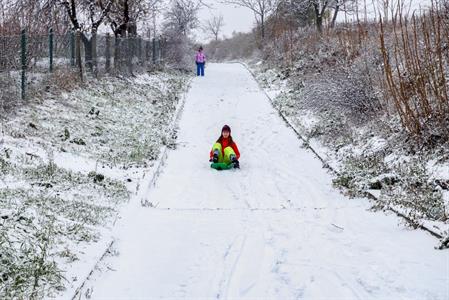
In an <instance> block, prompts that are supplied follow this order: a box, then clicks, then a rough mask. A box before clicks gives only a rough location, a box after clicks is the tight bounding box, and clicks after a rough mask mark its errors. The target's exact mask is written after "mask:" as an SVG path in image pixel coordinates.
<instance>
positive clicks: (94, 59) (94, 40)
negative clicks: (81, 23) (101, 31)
mask: <svg viewBox="0 0 449 300" xmlns="http://www.w3.org/2000/svg"><path fill="white" fill-rule="evenodd" d="M90 46H91V54H92V69H91V71H92V72H93V73H94V76H95V77H97V76H98V65H97V33H96V32H94V33H93V34H92V37H91V39H90Z"/></svg>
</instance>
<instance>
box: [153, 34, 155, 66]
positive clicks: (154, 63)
mask: <svg viewBox="0 0 449 300" xmlns="http://www.w3.org/2000/svg"><path fill="white" fill-rule="evenodd" d="M155 64H156V39H155V38H153V65H155Z"/></svg>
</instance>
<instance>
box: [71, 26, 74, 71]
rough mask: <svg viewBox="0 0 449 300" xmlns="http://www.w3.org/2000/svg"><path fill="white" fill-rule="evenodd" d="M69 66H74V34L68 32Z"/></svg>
mask: <svg viewBox="0 0 449 300" xmlns="http://www.w3.org/2000/svg"><path fill="white" fill-rule="evenodd" d="M70 65H71V66H72V67H74V66H75V32H74V31H73V30H72V31H70Z"/></svg>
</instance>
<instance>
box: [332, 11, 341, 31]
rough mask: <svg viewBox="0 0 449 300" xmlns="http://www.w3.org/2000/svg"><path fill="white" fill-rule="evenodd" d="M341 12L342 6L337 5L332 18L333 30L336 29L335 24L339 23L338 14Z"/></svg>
mask: <svg viewBox="0 0 449 300" xmlns="http://www.w3.org/2000/svg"><path fill="white" fill-rule="evenodd" d="M339 11H340V5H337V6H336V7H335V10H334V16H333V17H332V22H331V28H335V23H336V21H337V14H338V12H339Z"/></svg>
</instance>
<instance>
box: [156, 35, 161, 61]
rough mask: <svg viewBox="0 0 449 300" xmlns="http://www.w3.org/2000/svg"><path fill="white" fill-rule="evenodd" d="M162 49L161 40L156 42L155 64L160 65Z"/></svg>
mask: <svg viewBox="0 0 449 300" xmlns="http://www.w3.org/2000/svg"><path fill="white" fill-rule="evenodd" d="M161 58H162V49H161V38H159V39H158V40H157V62H158V63H161Z"/></svg>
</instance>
